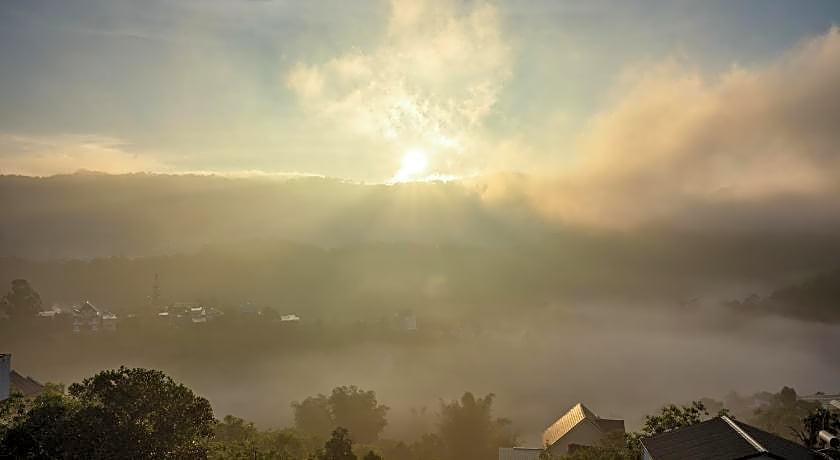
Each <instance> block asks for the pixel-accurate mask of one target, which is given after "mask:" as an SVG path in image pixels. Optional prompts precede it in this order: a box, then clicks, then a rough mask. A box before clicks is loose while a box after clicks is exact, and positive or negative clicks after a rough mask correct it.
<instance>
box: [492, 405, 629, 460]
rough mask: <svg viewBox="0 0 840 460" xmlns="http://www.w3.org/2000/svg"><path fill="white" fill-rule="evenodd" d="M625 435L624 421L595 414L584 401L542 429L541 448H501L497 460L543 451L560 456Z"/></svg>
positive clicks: (520, 459)
mask: <svg viewBox="0 0 840 460" xmlns="http://www.w3.org/2000/svg"><path fill="white" fill-rule="evenodd" d="M623 435H624V420H613V419H605V418H601V417H598V416H597V415H595V413H594V412H592V411H591V410H589V408H587V407H586V406H584V405H583V404H580V403H578V404H576V405H575V406H574V407H572V408H571V409H570V410H569V411H568V412H566V413H565V414H564V415H563V416H562V417H560V418H559V419H557V421H556V422H554V423H552V424H551V426H549V427H548V428H546V430H545V431H544V432H543V436H542V441H543V447H539V448H538V447H503V448H500V449H499V460H537V459H539V457H540V453H541V452H543V451H546V452H547V453H548V454H550V455H551V456H557V457H559V456H562V455H567V454H569V453H571V452H574V451H575V450H576V449H577V448H580V447H586V446H601V445H604V444H605V443H607V442H609V441H610V439H611V438H613V437H615V438H619V439H620V438H621V437H623Z"/></svg>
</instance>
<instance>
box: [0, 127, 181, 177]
mask: <svg viewBox="0 0 840 460" xmlns="http://www.w3.org/2000/svg"><path fill="white" fill-rule="evenodd" d="M127 147H128V145H127V144H126V143H125V142H123V141H122V140H120V139H116V138H112V137H104V136H92V135H61V136H46V137H35V136H19V135H10V134H2V133H0V150H2V151H3V153H4V155H5V157H4V161H3V168H2V171H0V173H2V174H23V175H31V176H49V175H53V174H68V173H74V172H76V171H79V170H80V169H87V170H91V171H97V172H103V173H110V174H122V173H131V172H142V171H166V170H168V169H169V168H168V167H167V166H166V165H164V164H163V163H161V162H160V161H159V160H157V159H156V158H155V157H154V156H153V155H139V154H135V153H131V152H128V151H127V150H126V148H127Z"/></svg>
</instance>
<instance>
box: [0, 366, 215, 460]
mask: <svg viewBox="0 0 840 460" xmlns="http://www.w3.org/2000/svg"><path fill="white" fill-rule="evenodd" d="M212 424H213V412H212V410H211V408H210V403H209V402H208V401H207V400H206V399H204V398H201V397H197V396H195V395H194V394H193V392H192V391H191V390H190V389H189V388H187V387H185V386H184V385H182V384H179V383H176V382H175V381H173V380H172V379H171V378H169V377H168V376H166V375H165V374H164V373H162V372H160V371H155V370H147V369H127V368H125V367H121V368H119V369H117V370H109V371H104V372H100V373H99V374H96V375H95V376H93V377H91V378H88V379H85V380H84V381H82V382H81V383H76V384H73V385H71V386H70V389H69V392H68V393H67V394H65V393H64V392H63V391H46V392H44V393H43V394H41V395H39V396H38V397H37V398H36V399H35V400H34V401H33V402H32V403H30V404H29V407H27V408H25V409H24V410H23V411H22V412H20V413H19V414H17V415H16V416H15V417H14V419H13V420H12V422H11V423H10V426H9V427H7V428H6V429H5V430H4V433H3V438H2V440H0V446H2V447H0V453H2V454H7V455H10V456H13V457H15V458H18V457H21V458H31V457H46V458H89V459H104V458H204V457H206V455H207V444H208V441H209V439H210V437H211V436H212V434H213V432H212ZM4 449H5V451H4Z"/></svg>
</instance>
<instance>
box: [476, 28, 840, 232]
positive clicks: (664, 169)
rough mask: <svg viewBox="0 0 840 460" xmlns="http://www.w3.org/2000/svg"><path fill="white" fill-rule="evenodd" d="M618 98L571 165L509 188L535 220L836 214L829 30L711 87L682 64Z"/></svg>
mask: <svg viewBox="0 0 840 460" xmlns="http://www.w3.org/2000/svg"><path fill="white" fill-rule="evenodd" d="M617 94H618V97H617V98H616V100H615V102H614V103H613V104H611V105H610V107H609V108H607V109H606V110H604V111H601V112H600V113H598V114H597V115H596V116H594V117H593V118H592V119H591V120H590V122H589V123H588V125H587V127H586V129H585V130H584V131H583V133H582V134H581V135H580V136H579V138H578V139H577V142H576V158H577V161H576V162H575V163H574V164H573V165H571V166H569V167H568V168H566V169H565V170H564V171H563V172H561V173H559V174H558V175H557V177H555V178H554V179H552V180H540V179H534V180H530V181H524V182H523V181H522V179H521V178H517V179H516V181H514V182H512V183H513V186H514V187H516V188H517V189H518V190H520V191H521V190H524V191H525V193H527V194H529V195H530V196H531V198H532V199H531V202H532V203H533V205H534V206H535V207H536V208H537V209H539V210H541V211H542V212H543V213H544V214H546V215H548V216H550V217H552V218H556V219H559V220H562V221H566V222H575V223H583V224H586V225H596V226H599V225H607V226H618V227H628V226H637V225H643V224H648V223H651V222H663V221H665V222H671V223H673V222H694V223H697V221H698V220H699V219H706V218H713V217H710V214H716V213H725V214H727V217H728V218H734V219H736V220H737V219H739V218H740V217H742V216H744V215H749V216H751V217H750V218H755V217H756V216H758V215H761V216H764V217H767V218H768V219H769V221H771V222H772V221H774V219H776V221H778V220H782V221H784V220H791V219H794V220H795V219H798V218H800V217H803V216H801V215H799V214H798V213H797V210H794V209H790V208H789V207H790V206H791V205H795V206H797V207H800V208H801V209H802V210H804V209H806V208H807V209H808V212H816V213H818V214H820V213H821V214H822V215H823V216H822V217H826V215H828V214H834V213H837V211H838V209H837V208H838V204H837V203H836V202H837V201H838V200H837V199H836V198H837V197H840V194H838V191H840V130H838V129H837V126H836V123H837V120H840V97H838V95H840V31H838V29H837V28H836V27H835V28H832V29H831V30H829V31H828V32H827V33H826V34H824V35H822V36H819V37H815V38H813V39H811V40H808V41H806V42H804V43H802V44H800V45H799V46H797V47H796V48H794V49H792V50H790V51H789V52H787V53H786V54H784V55H783V56H780V57H779V58H778V59H776V60H775V61H774V62H772V63H770V64H768V65H766V66H763V67H760V68H753V69H747V68H741V67H733V68H731V69H730V70H728V71H726V72H725V73H723V74H721V75H718V76H717V77H715V78H708V77H706V76H703V75H701V74H700V73H698V72H696V71H693V70H690V69H687V66H686V65H685V63H684V62H680V61H668V62H664V63H660V64H657V65H654V66H649V67H647V68H641V69H636V70H635V71H634V72H628V74H627V75H625V76H624V78H623V80H622V83H621V85H619V89H618V90H617ZM501 187H511V184H506V185H503V186H501ZM495 189H499V187H495ZM488 193H489V192H488ZM490 194H491V195H493V193H490ZM795 203H798V204H795ZM802 204H807V206H804V207H802V206H801V205H802ZM786 207H787V208H786ZM783 208H785V209H783ZM745 210H749V212H745ZM803 212H804V211H803ZM720 217H721V216H718V218H720Z"/></svg>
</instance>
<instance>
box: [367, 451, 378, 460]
mask: <svg viewBox="0 0 840 460" xmlns="http://www.w3.org/2000/svg"><path fill="white" fill-rule="evenodd" d="M363 460H382V457H380V456H379V455H377V454H376V453H375V452H374V451H372V450H371V451H369V452H368V453H367V454H366V455H365V456H364V459H363Z"/></svg>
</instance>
